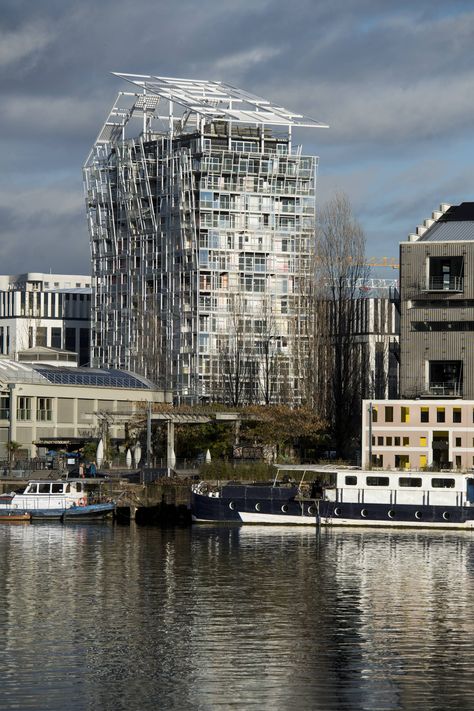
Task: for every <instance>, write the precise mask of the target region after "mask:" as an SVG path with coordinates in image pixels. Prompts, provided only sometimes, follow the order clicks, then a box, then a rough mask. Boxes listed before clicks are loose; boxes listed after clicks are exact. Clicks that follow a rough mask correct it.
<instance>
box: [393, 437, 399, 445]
mask: <svg viewBox="0 0 474 711" xmlns="http://www.w3.org/2000/svg"><path fill="white" fill-rule="evenodd" d="M394 440H395V447H399V446H400V437H395V438H394Z"/></svg>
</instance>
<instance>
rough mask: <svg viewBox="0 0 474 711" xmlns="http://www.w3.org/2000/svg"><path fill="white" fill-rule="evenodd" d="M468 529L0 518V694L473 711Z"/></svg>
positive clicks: (40, 704) (117, 704)
mask: <svg viewBox="0 0 474 711" xmlns="http://www.w3.org/2000/svg"><path fill="white" fill-rule="evenodd" d="M473 543H474V538H473V537H472V534H469V533H459V532H443V533H437V532H429V531H422V532H414V531H403V532H390V531H373V530H370V529H366V530H351V529H347V530H340V529H338V530H330V529H328V530H323V531H321V532H318V531H315V530H311V529H307V530H301V529H292V528H283V527H282V528H279V527H257V526H255V527H241V528H238V527H227V528H226V527H212V526H202V527H196V528H194V529H192V530H172V531H161V530H159V529H153V528H137V527H135V526H131V527H130V528H122V527H116V526H112V525H107V524H105V525H98V526H94V525H87V526H81V525H75V526H60V525H49V524H43V525H38V526H35V525H30V526H28V525H26V526H25V525H22V526H8V525H5V526H1V527H0V561H1V571H2V575H1V577H0V625H1V632H2V639H3V645H2V646H1V648H0V668H1V669H2V703H0V708H2V709H9V708H12V709H13V708H21V709H35V710H40V709H51V710H53V709H64V708H68V709H92V708H94V709H136V708H140V709H155V708H157V707H159V708H160V709H183V708H189V709H228V708H229V707H233V706H234V707H236V708H243V709H249V708H258V709H267V708H269V709H270V708H271V709H288V708H291V707H294V708H296V709H324V710H325V711H326V710H328V709H338V710H339V709H351V710H353V709H367V710H372V709H374V710H375V709H377V710H381V709H391V710H393V709H410V708H414V707H415V706H421V707H422V708H430V709H443V710H449V709H453V710H454V709H456V711H458V710H462V709H471V708H473V707H474V684H473V682H472V680H471V676H472V671H471V670H472V667H473V662H474V649H473V642H472V640H473V629H472V627H473V622H472V615H471V609H470V608H471V597H472V592H473V585H472V583H473V572H474V562H473V550H474V549H473Z"/></svg>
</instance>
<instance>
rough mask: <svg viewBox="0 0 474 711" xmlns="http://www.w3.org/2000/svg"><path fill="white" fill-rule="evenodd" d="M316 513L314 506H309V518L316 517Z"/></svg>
mask: <svg viewBox="0 0 474 711" xmlns="http://www.w3.org/2000/svg"><path fill="white" fill-rule="evenodd" d="M315 513H316V509H315V508H314V506H308V511H307V514H308V516H314V514H315Z"/></svg>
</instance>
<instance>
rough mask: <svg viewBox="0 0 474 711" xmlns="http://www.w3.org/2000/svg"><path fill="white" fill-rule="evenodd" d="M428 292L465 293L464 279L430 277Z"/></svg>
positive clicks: (456, 277) (458, 277)
mask: <svg viewBox="0 0 474 711" xmlns="http://www.w3.org/2000/svg"><path fill="white" fill-rule="evenodd" d="M427 290H428V291H463V290H464V277H462V276H451V277H444V276H430V277H429V279H428V286H427Z"/></svg>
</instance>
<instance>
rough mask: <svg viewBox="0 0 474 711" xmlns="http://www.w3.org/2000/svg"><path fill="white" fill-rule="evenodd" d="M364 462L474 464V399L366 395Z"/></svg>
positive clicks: (403, 466)
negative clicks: (373, 396) (372, 396)
mask: <svg viewBox="0 0 474 711" xmlns="http://www.w3.org/2000/svg"><path fill="white" fill-rule="evenodd" d="M361 464H362V468H369V467H372V468H380V469H410V470H424V469H427V468H431V469H436V470H442V469H455V470H458V471H466V470H468V469H474V400H461V399H452V400H446V399H444V400H434V399H425V400H421V399H415V400H364V402H363V405H362V462H361Z"/></svg>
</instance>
